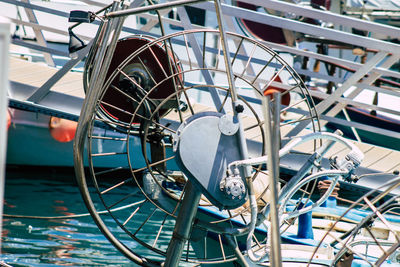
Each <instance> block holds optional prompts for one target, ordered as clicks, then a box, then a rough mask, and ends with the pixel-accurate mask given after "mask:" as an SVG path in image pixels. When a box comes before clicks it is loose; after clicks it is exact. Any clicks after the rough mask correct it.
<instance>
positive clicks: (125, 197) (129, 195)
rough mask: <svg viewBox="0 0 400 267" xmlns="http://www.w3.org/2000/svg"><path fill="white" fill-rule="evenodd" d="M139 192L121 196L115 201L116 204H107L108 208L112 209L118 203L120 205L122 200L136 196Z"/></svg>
mask: <svg viewBox="0 0 400 267" xmlns="http://www.w3.org/2000/svg"><path fill="white" fill-rule="evenodd" d="M137 193H138V192H135V193H131V194H128V195H126V196H124V197H123V198H121V199H120V200H118V201H116V202H114V204H112V205H111V206H107V209H112V208H113V207H115V206H116V205H118V204H119V203H121V202H122V201H124V200H126V199H128V198H130V197H132V196H134V195H136V194H137Z"/></svg>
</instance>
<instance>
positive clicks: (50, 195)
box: [1, 167, 136, 266]
mask: <svg viewBox="0 0 400 267" xmlns="http://www.w3.org/2000/svg"><path fill="white" fill-rule="evenodd" d="M86 212H87V210H86V207H85V206H84V204H83V202H82V198H81V196H80V194H79V190H78V188H77V186H76V184H75V180H74V177H73V170H62V171H60V170H57V171H54V170H51V169H45V170H40V171H38V170H36V169H35V170H32V169H30V168H29V167H26V168H24V171H21V170H20V169H10V168H9V169H8V170H7V173H6V185H5V206H4V214H5V217H4V218H3V240H2V255H1V259H2V260H3V261H4V262H5V263H7V264H9V265H12V266H59V265H67V266H83V265H86V266H101V265H107V266H136V265H135V264H133V263H131V262H130V261H128V260H127V259H126V258H125V257H124V256H123V255H122V254H121V253H119V252H118V251H117V250H116V249H115V248H114V247H113V246H112V245H111V244H110V243H109V242H108V240H107V239H106V238H105V237H104V236H103V235H102V234H101V232H100V231H99V230H98V229H97V226H96V225H95V224H94V222H93V221H92V219H91V217H90V216H86V217H80V218H76V219H32V218H16V217H8V216H7V215H25V216H26V215H28V216H63V215H71V214H81V213H86Z"/></svg>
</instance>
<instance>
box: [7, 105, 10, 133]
mask: <svg viewBox="0 0 400 267" xmlns="http://www.w3.org/2000/svg"><path fill="white" fill-rule="evenodd" d="M10 125H11V114H10V110H8V109H7V131H8V128H10Z"/></svg>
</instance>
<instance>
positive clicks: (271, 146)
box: [263, 93, 282, 267]
mask: <svg viewBox="0 0 400 267" xmlns="http://www.w3.org/2000/svg"><path fill="white" fill-rule="evenodd" d="M274 100H275V105H274V110H273V114H272V118H273V120H272V121H271V115H270V112H271V109H270V108H271V107H270V104H271V101H270V99H269V98H268V97H264V98H263V102H264V103H263V107H264V109H263V111H264V122H265V123H264V126H265V132H266V136H267V142H266V146H267V147H266V151H267V153H268V165H267V166H268V174H269V177H268V178H269V188H270V191H271V201H270V203H269V205H270V207H271V208H270V215H271V227H270V230H271V232H269V233H268V235H271V238H270V240H271V244H270V245H271V248H270V249H271V253H270V256H271V260H270V263H271V264H270V265H271V266H274V267H280V266H282V256H281V237H280V231H279V229H280V227H279V219H278V208H277V207H278V206H277V204H278V189H277V185H278V178H279V142H280V138H279V123H280V119H279V104H280V101H281V98H280V94H279V93H278V94H277V93H275V94H274ZM272 128H273V129H272ZM276 128H278V129H276Z"/></svg>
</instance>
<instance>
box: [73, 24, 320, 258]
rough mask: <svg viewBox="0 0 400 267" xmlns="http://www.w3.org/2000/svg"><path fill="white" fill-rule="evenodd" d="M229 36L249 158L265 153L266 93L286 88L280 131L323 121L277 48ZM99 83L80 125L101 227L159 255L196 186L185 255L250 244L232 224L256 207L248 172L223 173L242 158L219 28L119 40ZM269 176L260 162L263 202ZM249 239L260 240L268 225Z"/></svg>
mask: <svg viewBox="0 0 400 267" xmlns="http://www.w3.org/2000/svg"><path fill="white" fill-rule="evenodd" d="M226 42H227V44H228V49H229V52H230V53H231V59H232V60H231V66H232V69H233V72H234V79H235V85H236V88H237V89H238V92H239V94H240V97H239V102H240V104H239V105H236V106H235V108H237V109H238V110H239V112H240V113H242V114H241V115H242V116H241V117H242V123H243V130H244V135H245V138H246V140H247V148H248V151H249V155H250V156H251V157H257V156H261V155H264V144H265V142H266V140H265V133H264V125H263V124H264V119H263V117H262V115H260V114H262V112H261V102H260V98H261V96H262V95H272V93H273V92H276V91H279V92H281V94H282V98H281V99H282V103H281V110H280V113H281V118H282V121H281V125H280V129H281V135H282V136H284V135H285V134H286V133H287V132H289V131H290V130H291V129H292V128H293V127H294V126H295V125H296V124H297V123H299V122H300V121H304V120H308V121H309V122H310V125H311V126H310V128H309V130H308V131H316V130H319V126H318V117H317V115H316V113H315V110H314V105H313V102H312V99H311V97H310V95H309V94H308V91H307V89H306V87H305V86H304V84H303V82H302V81H301V79H300V78H299V76H298V74H297V73H296V72H295V71H294V70H293V69H292V68H291V67H290V66H289V65H288V64H287V63H286V62H285V61H284V60H283V59H282V58H281V57H280V56H279V54H277V53H276V52H274V51H272V50H271V49H269V48H267V47H266V46H264V45H263V44H261V43H259V42H257V41H255V40H252V39H249V38H247V37H243V36H240V35H236V34H227V40H226ZM213 45H214V46H213ZM119 47H120V48H122V47H125V48H124V49H123V52H121V53H120V52H119ZM129 48H131V50H129ZM128 51H129V52H128ZM121 55H122V56H121ZM99 90H101V93H100V94H99V97H98V98H97V99H86V100H85V101H86V102H88V103H92V104H87V105H84V108H85V110H84V111H83V113H82V114H85V112H86V114H88V116H89V117H90V122H89V123H88V125H86V127H85V125H83V124H82V123H81V124H80V125H79V126H78V133H79V136H78V137H77V140H78V141H76V145H75V153H76V155H75V163H76V169H77V171H76V173H77V176H78V177H77V179H78V182H79V186H80V189H81V192H82V195H83V198H84V200H85V204H86V205H87V207H88V209H89V211H90V212H91V214H92V216H93V218H94V220H95V221H96V223H97V225H98V226H99V228H100V230H101V231H102V232H103V233H104V234H105V236H106V237H107V238H108V239H109V240H110V241H111V243H113V245H115V246H116V247H117V248H118V249H119V250H120V251H121V252H122V253H124V254H125V255H126V256H127V257H128V258H130V259H131V260H133V261H135V262H136V263H138V264H141V265H146V264H149V262H152V261H155V262H163V261H164V259H165V257H166V253H167V249H168V244H169V242H170V239H171V236H172V233H173V229H174V226H175V221H176V218H177V215H178V214H179V212H180V210H181V208H182V202H183V201H182V199H183V198H184V197H185V194H186V193H187V190H188V189H187V188H188V187H191V188H192V189H191V191H190V192H193V190H195V191H197V192H201V193H202V196H201V198H200V200H199V205H197V204H196V205H194V206H193V209H197V216H196V220H195V221H194V224H193V226H192V227H191V229H190V239H189V241H188V242H186V244H185V249H184V252H183V254H182V257H181V260H182V261H185V262H188V263H194V264H199V263H223V262H227V261H234V260H235V259H236V258H237V256H238V251H237V249H236V248H237V247H239V248H240V247H241V246H242V245H241V244H242V242H244V241H243V240H242V237H241V233H240V231H236V229H237V228H245V226H246V225H247V224H248V222H249V216H250V215H249V205H248V203H247V201H246V192H247V189H246V185H245V182H244V181H243V180H242V179H238V180H235V181H233V182H232V181H230V182H229V183H228V182H226V183H224V182H223V179H224V178H225V176H226V170H227V169H226V167H227V164H229V163H230V162H231V161H233V160H238V159H240V156H239V155H240V151H238V145H237V138H236V132H237V129H238V125H237V122H236V121H234V120H233V119H232V118H233V116H232V114H233V111H232V110H233V105H232V99H231V90H230V88H229V86H228V82H227V71H226V67H225V66H224V60H223V54H222V49H221V37H220V34H219V32H218V31H213V30H207V31H204V30H202V31H196V30H194V31H186V32H179V33H175V34H172V35H168V36H165V37H162V38H159V39H156V40H154V39H151V38H147V37H131V38H126V39H123V40H121V41H120V42H119V44H117V49H116V52H115V55H114V58H113V60H112V62H111V67H110V70H109V72H108V74H107V79H106V82H105V84H104V86H103V87H102V88H100V89H99ZM238 110H237V111H238ZM84 145H86V148H87V152H84V149H83V146H84ZM86 160H87V162H88V165H89V174H88V175H85V172H84V167H83V166H84V162H85V161H86ZM99 166H101V167H103V168H101V169H99V168H98V167H99ZM266 176H267V174H266V170H265V169H264V170H263V169H262V166H258V167H257V168H254V170H253V179H254V180H255V183H257V184H258V185H259V186H258V192H257V196H258V201H259V203H260V205H265V204H266V203H268V198H267V196H266V192H267V187H268V185H267V183H266ZM188 181H190V186H189V185H188V184H189V182H188ZM187 194H189V193H187ZM102 210H105V211H104V212H101V211H102ZM243 233H244V232H243ZM243 233H242V234H243ZM257 235H258V236H257ZM254 238H255V239H260V240H262V239H265V232H260V233H257V234H256V235H254ZM257 242H258V241H257ZM237 245H238V246H237ZM235 249H236V251H235Z"/></svg>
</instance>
